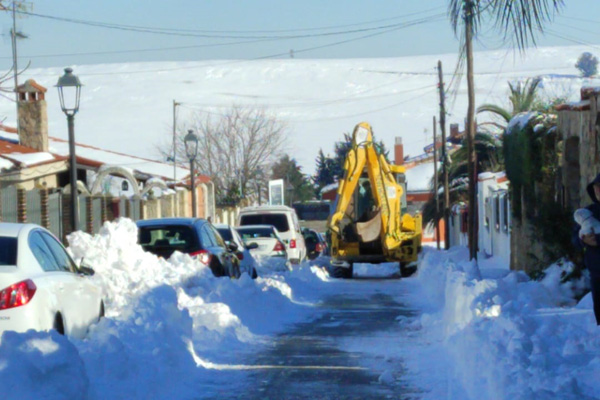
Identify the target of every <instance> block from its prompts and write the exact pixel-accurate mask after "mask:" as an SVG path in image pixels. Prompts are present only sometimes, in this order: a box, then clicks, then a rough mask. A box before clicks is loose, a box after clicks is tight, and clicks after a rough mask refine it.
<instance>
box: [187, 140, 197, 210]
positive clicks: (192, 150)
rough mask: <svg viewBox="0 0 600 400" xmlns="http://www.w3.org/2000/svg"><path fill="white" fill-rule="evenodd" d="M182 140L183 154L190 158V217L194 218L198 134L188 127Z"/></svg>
mask: <svg viewBox="0 0 600 400" xmlns="http://www.w3.org/2000/svg"><path fill="white" fill-rule="evenodd" d="M183 142H184V143H185V155H186V156H187V158H188V160H190V173H191V177H192V217H194V218H196V213H197V211H196V176H195V175H196V174H195V172H194V160H195V159H196V156H197V155H198V136H196V134H195V133H194V131H193V130H191V129H190V130H189V131H188V133H187V135H185V138H183Z"/></svg>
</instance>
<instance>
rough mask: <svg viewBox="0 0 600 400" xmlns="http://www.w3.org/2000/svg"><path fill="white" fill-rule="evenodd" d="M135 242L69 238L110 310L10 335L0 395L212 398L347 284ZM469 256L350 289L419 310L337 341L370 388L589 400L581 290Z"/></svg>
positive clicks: (121, 235)
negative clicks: (366, 336)
mask: <svg viewBox="0 0 600 400" xmlns="http://www.w3.org/2000/svg"><path fill="white" fill-rule="evenodd" d="M136 239H137V232H136V226H135V224H134V223H133V222H132V221H130V220H126V219H122V220H119V221H118V222H113V223H110V222H108V223H106V224H105V225H104V227H103V228H102V230H101V232H100V233H99V234H98V235H96V236H93V237H92V236H89V235H87V234H85V233H81V232H77V233H75V234H73V235H71V236H70V237H69V242H70V247H69V249H70V251H71V252H72V253H73V255H74V256H75V257H76V258H77V259H80V258H81V257H85V259H86V263H87V264H90V265H91V266H93V267H94V268H95V270H96V275H95V276H94V278H93V279H96V280H97V281H98V283H99V284H101V285H102V286H103V288H104V290H105V293H106V301H107V315H106V317H105V318H104V319H102V320H101V322H100V323H98V324H97V325H95V326H93V327H92V329H91V331H90V332H89V334H88V336H87V338H85V339H84V340H81V341H80V340H75V339H70V338H66V337H63V336H60V335H58V334H57V333H55V332H49V333H39V332H28V333H24V334H16V333H12V332H6V333H5V334H4V335H3V336H2V339H1V342H0V389H1V392H2V393H3V395H2V398H3V399H34V398H39V399H84V398H88V399H93V400H95V399H108V398H110V399H150V398H152V399H197V398H216V397H219V396H220V395H223V394H226V393H227V392H226V391H225V392H224V390H226V389H223V388H226V387H227V382H228V380H229V379H231V375H230V373H231V370H234V369H236V368H239V366H236V365H234V363H233V362H232V361H233V360H235V359H236V356H235V355H236V354H249V353H252V352H254V351H258V349H260V348H261V345H263V344H265V343H268V342H269V340H270V338H272V337H273V335H275V334H277V333H280V332H284V331H285V329H286V327H288V326H290V325H291V324H293V323H297V322H300V321H305V320H310V319H311V318H315V317H316V316H317V314H318V311H317V307H316V306H317V305H318V304H319V302H320V299H322V298H323V297H324V296H326V295H334V294H336V293H342V292H343V291H344V290H347V287H348V282H347V281H342V280H335V279H331V278H329V276H328V274H327V271H326V270H325V268H322V267H319V265H321V264H323V261H325V260H317V261H315V262H312V265H308V264H305V265H302V266H301V267H299V268H294V269H293V270H291V271H289V270H279V269H277V268H270V267H272V266H269V265H267V263H265V264H264V265H263V268H262V269H261V273H262V276H260V277H259V278H258V279H256V280H254V281H253V280H251V279H250V278H249V277H247V276H243V277H242V278H241V279H238V280H230V279H227V278H214V277H213V276H212V274H211V272H210V270H208V269H207V268H206V267H203V266H201V265H200V264H199V263H197V262H194V261H193V260H192V259H191V258H189V257H188V256H186V255H181V254H175V255H174V256H173V257H172V258H171V259H170V260H168V261H165V260H162V259H158V258H156V257H155V256H153V255H151V254H148V253H144V252H143V251H142V249H141V247H139V246H138V245H137V244H136ZM467 254H468V253H467V251H466V249H463V248H453V249H451V250H450V251H447V252H444V251H437V250H435V249H432V248H425V249H424V254H423V257H422V259H421V262H420V265H419V271H418V273H417V275H415V276H414V277H411V278H407V279H397V280H386V281H385V282H386V284H385V288H386V289H383V286H382V285H381V283H380V282H381V281H377V280H375V281H372V282H370V281H365V282H364V285H363V286H362V287H363V291H364V293H363V292H361V293H359V295H363V294H364V295H365V296H367V294H368V292H369V291H371V294H372V293H377V292H379V291H383V290H386V291H387V292H386V293H388V294H393V293H397V294H396V295H397V296H400V295H399V294H398V293H404V294H403V295H402V297H403V298H402V299H401V300H402V302H404V303H406V304H408V305H410V306H411V307H412V308H414V309H416V310H419V313H418V315H416V316H415V317H399V318H397V321H396V323H397V325H396V326H397V328H400V330H401V331H402V332H403V333H402V335H400V336H398V335H389V334H388V335H386V334H385V332H381V338H380V340H376V341H372V340H370V341H368V342H367V341H365V340H361V338H360V337H357V338H355V339H352V340H345V341H343V342H342V343H340V346H341V347H342V348H343V349H347V350H348V351H358V352H363V353H365V354H371V355H377V356H381V358H380V359H381V364H382V365H380V366H378V369H379V370H380V371H384V372H383V373H382V374H381V376H380V379H379V384H382V385H393V384H394V383H395V379H396V378H395V377H398V376H402V379H404V380H405V381H408V382H410V383H411V385H412V386H414V387H417V388H420V391H421V397H420V398H422V399H431V400H434V399H450V400H454V399H456V400H468V399H511V400H513V399H519V400H520V399H522V400H525V399H557V400H558V399H561V400H564V399H595V398H599V397H598V396H599V395H600V381H599V380H598V376H600V335H599V334H598V328H597V327H596V326H595V323H594V317H593V313H592V310H591V299H590V297H589V295H588V296H587V297H585V298H584V299H583V300H582V301H581V302H580V303H579V304H576V303H575V301H574V300H573V294H574V293H577V292H578V291H579V290H580V286H581V285H582V284H583V282H577V283H576V284H570V285H560V284H559V283H558V282H559V280H560V275H561V273H562V271H564V270H565V268H568V265H567V266H562V267H561V266H558V265H555V266H552V267H551V268H550V269H549V270H548V274H547V276H546V278H545V279H544V280H542V281H541V282H533V281H530V280H529V279H528V278H527V276H526V275H524V274H523V273H518V272H511V271H509V270H508V269H507V267H506V266H503V265H497V264H496V263H494V260H493V259H492V260H485V261H483V262H481V263H480V264H481V266H480V267H479V268H478V267H476V266H474V265H473V264H471V263H470V262H468V261H467ZM396 273H397V271H396V270H395V269H394V268H391V266H389V265H385V264H384V265H382V266H367V265H362V266H360V267H359V268H357V275H359V276H361V277H364V276H376V277H386V276H391V275H394V274H396ZM362 282H363V281H361V284H362ZM378 282H379V283H378ZM390 357H401V358H402V359H403V360H404V364H405V367H406V371H396V370H394V369H393V368H394V367H393V365H392V364H387V361H386V360H389V359H390ZM242 384H243V383H242ZM247 384H248V385H250V384H253V383H252V382H249V383H247ZM226 397H227V396H226V395H225V396H224V397H223V396H221V397H220V398H226Z"/></svg>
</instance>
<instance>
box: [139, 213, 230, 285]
mask: <svg viewBox="0 0 600 400" xmlns="http://www.w3.org/2000/svg"><path fill="white" fill-rule="evenodd" d="M137 226H138V243H139V244H140V245H141V246H142V248H143V249H144V250H145V251H148V252H150V253H152V254H155V255H157V256H159V257H163V258H169V257H171V255H172V254H173V253H174V252H175V251H179V252H181V253H186V254H189V255H190V256H192V257H193V258H195V259H197V260H198V261H200V262H201V263H202V264H204V265H206V266H207V267H209V268H210V269H211V270H212V272H213V274H214V275H215V276H230V277H234V278H238V277H239V276H240V262H239V260H238V258H237V257H236V256H235V254H234V253H233V249H232V248H231V246H227V244H225V241H224V240H223V239H222V238H221V235H219V232H217V230H216V229H215V227H214V226H213V225H212V224H211V223H210V222H208V221H207V220H205V219H202V218H157V219H148V220H142V221H138V222H137Z"/></svg>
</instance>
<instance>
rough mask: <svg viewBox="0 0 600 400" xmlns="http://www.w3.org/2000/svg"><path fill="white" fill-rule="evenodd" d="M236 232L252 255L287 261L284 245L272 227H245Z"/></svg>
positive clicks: (275, 229)
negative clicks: (280, 258)
mask: <svg viewBox="0 0 600 400" xmlns="http://www.w3.org/2000/svg"><path fill="white" fill-rule="evenodd" d="M236 230H237V231H238V233H239V234H240V236H241V237H242V240H243V241H244V243H246V245H247V246H248V247H250V252H251V253H252V254H253V255H257V256H267V257H283V258H285V259H286V260H287V259H289V258H288V254H287V251H286V248H285V243H284V242H283V239H282V238H281V237H280V236H279V232H277V228H275V227H274V226H273V225H247V226H240V227H238V228H236Z"/></svg>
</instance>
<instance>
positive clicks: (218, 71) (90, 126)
mask: <svg viewBox="0 0 600 400" xmlns="http://www.w3.org/2000/svg"><path fill="white" fill-rule="evenodd" d="M584 51H589V49H588V48H587V47H583V46H576V47H546V48H539V49H532V50H528V51H527V53H526V56H525V57H524V58H522V57H521V56H520V55H519V54H518V53H514V52H507V51H488V52H479V53H476V54H475V71H476V74H477V75H476V86H477V90H476V98H477V103H478V104H482V103H484V102H497V103H499V104H503V105H506V93H507V87H508V86H507V84H506V83H507V81H508V80H512V79H520V78H527V77H531V76H536V75H542V76H543V77H544V80H543V89H544V91H545V93H547V94H548V95H549V96H557V95H565V94H567V95H569V96H570V97H571V98H572V99H577V97H578V94H579V89H580V87H581V86H582V85H583V84H592V85H600V83H599V82H600V81H596V80H591V81H589V80H586V79H581V78H579V77H578V71H577V69H576V68H575V66H574V65H575V62H576V60H577V58H578V57H579V55H580V54H581V53H582V52H584ZM438 60H442V62H443V64H444V65H443V68H444V72H445V81H446V84H449V83H450V82H451V81H453V79H452V73H453V71H454V68H455V64H456V55H454V54H443V55H431V56H418V57H401V58H381V59H343V60H342V59H338V60H332V59H326V60H308V59H299V58H295V59H282V60H259V61H244V60H240V61H235V60H231V61H227V60H217V61H202V62H153V63H127V64H103V65H81V66H79V65H74V66H72V67H73V68H74V72H75V74H77V75H79V77H80V78H81V81H82V83H83V84H84V85H85V86H84V88H83V90H82V97H81V109H80V113H79V114H77V116H76V121H75V135H76V140H77V141H78V142H81V143H85V144H89V145H93V146H98V147H103V148H106V149H111V150H118V151H125V152H128V153H131V154H134V155H138V156H143V157H150V158H156V157H158V152H157V150H156V148H157V146H159V145H160V144H161V143H166V144H167V145H168V143H170V142H171V130H172V128H171V125H172V112H173V109H172V101H173V100H174V99H175V100H177V101H178V102H181V103H183V105H182V106H181V107H179V108H178V117H179V120H180V122H182V123H183V122H185V121H186V120H189V119H190V118H192V117H193V115H194V113H197V114H198V116H199V117H201V118H204V117H207V116H210V117H211V118H218V117H219V114H220V113H222V112H223V111H224V110H226V109H227V107H230V106H231V105H232V104H237V105H247V106H251V107H265V108H266V109H267V110H269V111H271V112H273V113H274V114H276V115H277V116H278V118H280V119H281V120H282V121H285V122H286V123H287V125H288V127H289V132H290V135H289V143H288V151H289V152H290V153H292V154H293V155H294V157H296V159H297V160H298V161H299V163H300V164H301V165H302V166H303V169H304V172H307V173H312V172H313V171H314V159H315V157H316V156H317V151H318V149H319V148H323V150H324V151H325V153H328V152H329V153H332V152H333V143H334V142H335V141H336V140H341V139H342V134H343V133H344V132H351V131H352V129H353V127H354V125H355V124H357V123H358V122H361V121H368V122H369V123H370V124H371V125H372V126H373V128H374V132H375V135H376V138H377V139H383V140H384V141H385V142H386V144H388V146H389V147H390V148H391V147H392V145H393V140H394V137H395V136H402V137H403V139H404V143H405V154H407V155H416V154H419V153H420V152H421V151H422V148H423V147H424V145H425V144H426V143H427V142H430V141H431V132H432V117H433V116H434V115H438V102H439V101H438V93H437V86H436V85H437V72H436V70H435V67H436V64H437V61H438ZM61 74H62V68H45V69H35V68H33V69H30V70H28V71H27V72H26V73H25V74H24V76H22V77H21V78H20V81H21V82H23V81H24V79H28V78H34V79H35V80H36V81H38V83H40V84H42V85H44V86H46V87H47V88H48V93H47V95H46V99H47V102H48V118H49V124H50V135H51V136H56V137H61V138H65V139H66V138H67V126H66V118H65V116H64V115H63V114H62V112H61V111H60V107H59V104H58V96H57V94H56V89H55V88H54V85H55V84H56V81H57V79H58V77H59V76H60V75H61ZM454 82H456V80H454ZM448 104H449V113H450V114H449V116H448V122H449V123H453V122H457V123H460V124H461V126H462V124H463V121H464V116H465V113H466V109H467V98H466V79H463V80H462V82H461V86H460V88H459V90H458V92H457V94H456V96H455V97H452V96H450V97H449V98H448ZM0 116H6V121H5V123H6V124H14V121H15V106H14V103H13V102H11V101H10V100H8V99H5V98H0ZM182 127H183V125H182Z"/></svg>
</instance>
